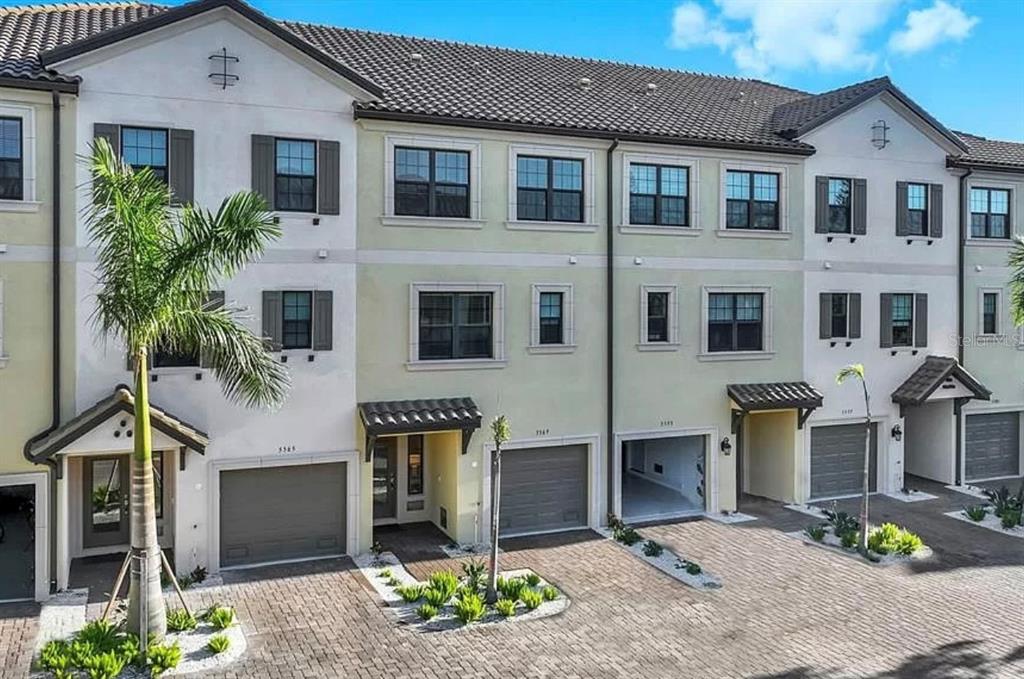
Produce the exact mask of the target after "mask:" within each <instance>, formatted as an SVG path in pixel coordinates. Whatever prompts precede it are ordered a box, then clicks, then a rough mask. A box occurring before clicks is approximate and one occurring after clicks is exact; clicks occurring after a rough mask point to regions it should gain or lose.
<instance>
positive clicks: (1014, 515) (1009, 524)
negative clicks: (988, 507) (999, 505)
mask: <svg viewBox="0 0 1024 679" xmlns="http://www.w3.org/2000/svg"><path fill="white" fill-rule="evenodd" d="M1020 520H1021V510H1019V509H1013V510H1010V509H1007V510H1006V511H1004V512H1003V515H1002V516H1000V517H999V523H1000V525H1002V527H1003V528H1005V529H1006V530H1010V529H1011V528H1013V527H1015V526H1019V525H1020Z"/></svg>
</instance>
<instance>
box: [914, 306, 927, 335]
mask: <svg viewBox="0 0 1024 679" xmlns="http://www.w3.org/2000/svg"><path fill="white" fill-rule="evenodd" d="M914 346H915V347H926V346H928V295H923V294H922V295H914Z"/></svg>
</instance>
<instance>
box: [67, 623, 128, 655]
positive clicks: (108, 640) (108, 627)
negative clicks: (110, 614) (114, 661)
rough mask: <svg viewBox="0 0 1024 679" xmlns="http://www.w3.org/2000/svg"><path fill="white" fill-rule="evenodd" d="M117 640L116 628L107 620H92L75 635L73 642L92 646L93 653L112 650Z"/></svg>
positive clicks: (118, 637)
mask: <svg viewBox="0 0 1024 679" xmlns="http://www.w3.org/2000/svg"><path fill="white" fill-rule="evenodd" d="M119 639H120V633H119V632H118V630H117V626H116V625H114V624H113V623H112V622H109V621H107V620H93V621H92V622H90V623H88V624H86V626H85V627H83V628H82V629H81V630H79V631H78V634H76V635H75V641H82V642H86V643H89V644H92V645H93V652H94V653H105V652H107V651H112V650H114V648H115V647H116V646H117V642H118V641H119Z"/></svg>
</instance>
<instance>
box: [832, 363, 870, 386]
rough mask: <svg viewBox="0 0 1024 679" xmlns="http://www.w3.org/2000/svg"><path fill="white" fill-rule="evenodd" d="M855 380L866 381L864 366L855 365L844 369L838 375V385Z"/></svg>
mask: <svg viewBox="0 0 1024 679" xmlns="http://www.w3.org/2000/svg"><path fill="white" fill-rule="evenodd" d="M851 378H855V379H858V380H860V381H862V382H863V381H864V366H863V365H862V364H860V363H853V364H851V365H848V366H845V367H843V368H842V369H841V370H840V371H839V372H838V373H836V384H842V383H843V382H845V381H846V380H848V379H851Z"/></svg>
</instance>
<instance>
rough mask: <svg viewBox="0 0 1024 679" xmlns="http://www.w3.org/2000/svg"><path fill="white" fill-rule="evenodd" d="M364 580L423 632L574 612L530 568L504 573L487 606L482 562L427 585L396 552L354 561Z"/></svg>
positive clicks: (438, 574)
mask: <svg viewBox="0 0 1024 679" xmlns="http://www.w3.org/2000/svg"><path fill="white" fill-rule="evenodd" d="M355 561H356V565H357V566H359V570H360V571H361V572H362V574H363V576H364V577H365V578H366V580H367V581H368V582H369V583H370V585H371V586H372V587H373V588H374V590H375V591H376V592H377V594H379V595H380V597H381V599H383V601H384V603H385V604H387V605H388V607H389V608H391V609H392V610H393V611H394V612H395V619H396V621H397V622H398V623H399V624H402V625H408V626H410V627H412V628H414V629H417V630H419V631H424V632H427V631H429V632H441V631H447V630H457V629H465V628H467V627H471V626H472V627H475V626H477V625H492V624H507V623H511V622H523V621H527V620H537V619H539V618H546V617H548V616H552V615H556V614H558V613H561V612H562V611H564V610H565V609H566V608H568V607H569V603H570V602H569V598H568V597H567V596H565V594H564V593H563V592H562V591H561V590H560V589H558V588H557V587H555V586H554V585H552V584H551V583H549V582H548V581H547V580H545V579H544V578H542V577H541V576H540V575H538V574H537V573H535V572H533V571H532V570H530V569H518V570H511V571H503V572H501V573H500V575H499V577H498V601H496V602H495V603H494V604H493V605H492V604H486V603H484V593H485V589H486V583H487V571H486V566H485V565H484V562H483V561H481V560H476V561H468V562H465V563H463V564H462V572H461V574H460V575H456V574H455V572H454V571H452V570H442V571H435V572H434V573H431V574H430V577H429V578H428V579H427V581H426V582H420V581H418V580H416V578H414V577H413V576H412V575H411V574H410V573H409V572H408V571H407V570H406V569H405V567H404V566H403V565H402V563H401V561H399V559H398V557H396V556H395V555H394V554H392V553H391V552H381V553H379V554H377V555H371V554H365V555H361V556H359V557H356V559H355Z"/></svg>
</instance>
